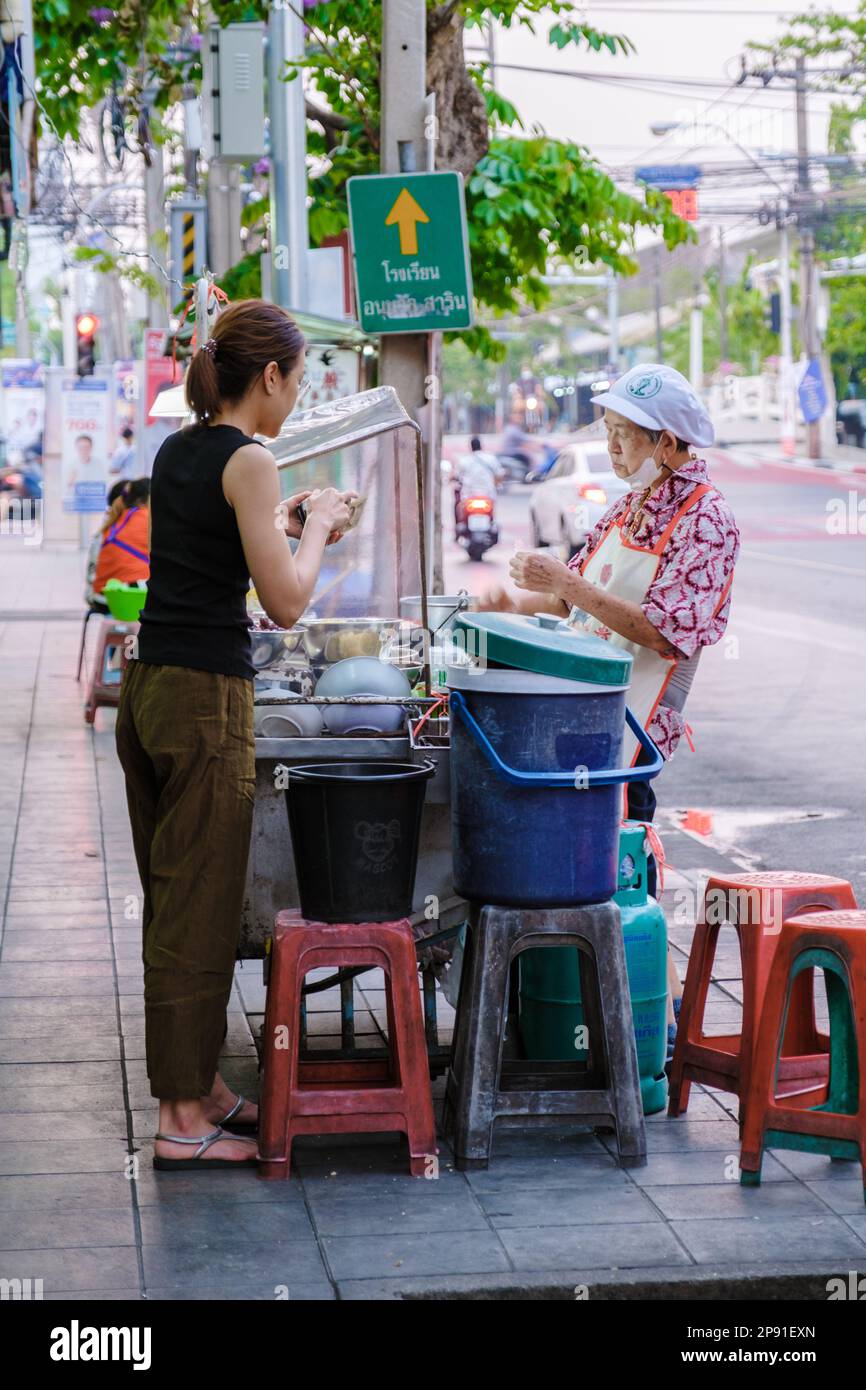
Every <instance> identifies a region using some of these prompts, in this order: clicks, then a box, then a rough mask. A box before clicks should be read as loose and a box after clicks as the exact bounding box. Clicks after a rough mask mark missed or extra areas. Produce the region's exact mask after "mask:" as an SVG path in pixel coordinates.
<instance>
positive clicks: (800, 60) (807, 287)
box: [795, 54, 821, 459]
mask: <svg viewBox="0 0 866 1390" xmlns="http://www.w3.org/2000/svg"><path fill="white" fill-rule="evenodd" d="M795 71H796V87H795V90H796V95H797V192H798V194H799V197H800V199H801V200H802V202H804V203H805V202H808V199H809V196H810V194H811V191H812V180H811V176H810V173H809V130H808V122H807V115H806V60H805V58H804V57H803V56H802V54H800V55H798V57H797V62H796V65H795ZM805 216H806V217H808V216H809V212H808V211H806V213H805ZM800 302H801V305H802V309H801V321H802V327H801V336H802V340H803V349H804V351H805V354H806V357H807V359H808V360H809V361H812V359H813V358H817V357H818V356H819V349H818V323H817V306H818V297H817V294H816V282H815V233H814V231H813V230H812V227H811V226H810V225H809V224H808V223H806V224H805V225H804V224H803V223H802V222H801V224H800ZM806 429H807V437H808V441H809V458H812V459H817V458H820V457H821V431H820V424H819V421H818V420H811V421H809V423H808V424H807V426H806Z"/></svg>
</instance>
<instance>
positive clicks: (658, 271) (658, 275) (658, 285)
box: [655, 245, 665, 362]
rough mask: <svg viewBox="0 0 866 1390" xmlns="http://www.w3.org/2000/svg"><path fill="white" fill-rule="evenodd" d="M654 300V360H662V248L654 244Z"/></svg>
mask: <svg viewBox="0 0 866 1390" xmlns="http://www.w3.org/2000/svg"><path fill="white" fill-rule="evenodd" d="M655 300H656V360H657V361H658V362H664V360H665V358H664V343H663V342H662V248H661V246H660V245H659V246H656V253H655Z"/></svg>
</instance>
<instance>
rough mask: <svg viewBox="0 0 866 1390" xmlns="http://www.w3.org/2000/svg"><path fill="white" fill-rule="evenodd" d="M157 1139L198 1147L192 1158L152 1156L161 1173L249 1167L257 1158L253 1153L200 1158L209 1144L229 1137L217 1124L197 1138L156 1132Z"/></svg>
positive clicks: (154, 1164)
mask: <svg viewBox="0 0 866 1390" xmlns="http://www.w3.org/2000/svg"><path fill="white" fill-rule="evenodd" d="M156 1137H157V1139H165V1140H167V1142H168V1143H170V1144H198V1148H197V1149H196V1151H195V1153H194V1154H193V1156H192V1158H160V1157H159V1155H158V1154H154V1156H153V1166H154V1168H158V1169H159V1171H160V1172H162V1173H180V1172H184V1173H186V1172H189V1171H191V1170H198V1171H201V1169H203V1168H249V1167H250V1166H251V1165H252V1164H254V1163H256V1164H257V1163H258V1158H257V1157H256V1155H255V1154H254V1155H253V1156H252V1157H250V1158H202V1157H200V1155H201V1154H203V1153H204V1152H205V1150H206V1149H209V1148H210V1146H211V1144H216V1143H217V1142H218V1141H219V1140H220V1139H230V1138H231V1137H232V1136H231V1135H230V1134H226V1132H225V1130H223V1129H221V1128H219V1126H218V1127H217V1128H216V1129H215V1130H214V1131H213V1133H212V1134H204V1135H199V1136H198V1138H194V1139H187V1138H186V1137H185V1136H184V1135H181V1134H162V1133H160V1134H157V1136H156Z"/></svg>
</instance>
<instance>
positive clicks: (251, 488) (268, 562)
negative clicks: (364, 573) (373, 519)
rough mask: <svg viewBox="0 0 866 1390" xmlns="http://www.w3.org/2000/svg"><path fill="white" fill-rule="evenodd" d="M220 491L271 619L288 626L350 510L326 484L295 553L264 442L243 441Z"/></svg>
mask: <svg viewBox="0 0 866 1390" xmlns="http://www.w3.org/2000/svg"><path fill="white" fill-rule="evenodd" d="M223 492H224V494H225V497H226V500H227V501H228V503H229V505H230V506H231V507H233V508H234V511H235V515H236V517H237V522H238V530H239V531H240V535H241V544H242V545H243V548H244V555H245V556H246V561H247V565H248V566H249V571H250V574H251V576H252V580H253V583H254V585H255V588H256V593H257V594H258V596H259V598H260V599H261V602H262V607H263V608H264V610H265V612H266V613H267V615H268V617H269V618H272V619H273V621H274V622H275V623H279V625H280V626H281V627H292V626H293V625H294V624H295V623H296V622H297V621H298V619H299V618H300V617H301V616H302V614H303V612H304V610H305V609H306V607H307V604H308V603H309V602H310V599H311V597H312V594H313V589H314V588H315V585H316V580H317V579H318V576H319V569H320V567H321V563H322V555H323V553H324V550H325V546H326V545H327V543H328V537H329V536H330V534H331V532H332V531H335V530H337V529H339V527H340V526H342V525H345V524H346V522H347V521H348V519H349V509H348V507H347V506H346V503H345V502H344V501H343V498H342V496H341V494H340V493H338V492H337V491H336V490H335V489H334V488H325V489H324V491H323V492H322V493H320V495H319V497H318V498H316V500H315V502H314V503H312V504H310V506H309V510H308V516H307V522H306V525H305V526H304V530H303V535H302V536H301V540H300V541H299V543H298V548H297V550H296V551H295V554H294V555H292V551H291V547H290V546H289V542H288V539H287V537H286V532H285V519H284V517H283V515H282V511H281V508H280V482H279V476H278V474H277V465H276V460H275V459H274V456H273V454H272V453H271V452H270V450H268V449H266V448H265V447H264V445H263V444H244V445H243V446H242V447H241V448H240V449H238V450H237V451H236V453H234V454H232V456H231V458H230V459H229V461H228V463H227V464H226V466H225V469H224V471H223Z"/></svg>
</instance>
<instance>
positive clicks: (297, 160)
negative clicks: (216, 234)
mask: <svg viewBox="0 0 866 1390" xmlns="http://www.w3.org/2000/svg"><path fill="white" fill-rule="evenodd" d="M303 51H304V20H303V13H302V11H300V10H299V11H298V12H296V11H295V10H294V9H290V8H289V7H288V6H287V5H285V4H284V3H279V0H278V3H275V4H274V5H273V6H272V8H271V10H270V12H269V14H268V48H267V63H268V68H267V73H268V119H269V127H270V159H271V176H270V207H271V225H270V235H269V237H268V246H269V251H270V265H271V297H272V299H273V301H274V303H275V304H282V306H283V308H284V309H296V310H299V311H303V310H305V309H307V308H308V306H309V291H308V282H307V248H308V246H309V229H308V225H307V115H306V108H305V105H304V84H303V82H302V81H301V79H300V77H298V78H296V79H295V81H294V82H284V81H283V80H282V77H281V74H282V73H283V72H284V70H285V66H286V63H287V62H290V61H291V60H292V59H297V58H300V57H301V55H302V54H303Z"/></svg>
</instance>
